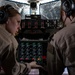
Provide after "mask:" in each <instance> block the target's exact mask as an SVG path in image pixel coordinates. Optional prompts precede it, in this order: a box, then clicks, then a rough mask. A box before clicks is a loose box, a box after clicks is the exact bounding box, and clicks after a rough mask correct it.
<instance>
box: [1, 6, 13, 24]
mask: <svg viewBox="0 0 75 75" xmlns="http://www.w3.org/2000/svg"><path fill="white" fill-rule="evenodd" d="M9 9H14V8H13V7H12V6H11V5H5V6H4V8H3V9H0V24H4V23H6V22H7V20H8V17H9V14H8V10H9Z"/></svg>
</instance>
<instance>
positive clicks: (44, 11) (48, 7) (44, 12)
mask: <svg viewBox="0 0 75 75" xmlns="http://www.w3.org/2000/svg"><path fill="white" fill-rule="evenodd" d="M39 10H40V11H39V12H40V15H41V18H42V19H60V11H61V1H52V2H47V3H43V4H40V5H39Z"/></svg>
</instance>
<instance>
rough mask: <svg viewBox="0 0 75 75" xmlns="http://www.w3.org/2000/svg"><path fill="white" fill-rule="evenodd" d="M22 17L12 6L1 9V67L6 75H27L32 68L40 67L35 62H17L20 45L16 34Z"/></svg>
mask: <svg viewBox="0 0 75 75" xmlns="http://www.w3.org/2000/svg"><path fill="white" fill-rule="evenodd" d="M20 22H21V16H20V14H19V12H18V11H17V10H16V9H15V8H13V7H12V6H11V5H5V6H1V7H0V66H1V67H2V68H3V70H4V72H5V75H26V74H28V73H29V72H30V70H31V68H32V67H34V68H35V67H40V66H39V65H37V64H36V62H35V61H33V62H31V63H19V62H17V60H16V49H17V47H18V43H17V41H16V39H15V37H14V36H15V34H16V33H17V32H18V30H19V29H20Z"/></svg>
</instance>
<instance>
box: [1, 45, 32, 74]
mask: <svg viewBox="0 0 75 75" xmlns="http://www.w3.org/2000/svg"><path fill="white" fill-rule="evenodd" d="M3 51H4V52H3V53H2V62H1V65H2V68H3V70H4V72H5V73H6V74H7V75H23V74H27V73H28V72H29V71H30V69H31V67H30V65H29V64H28V63H25V64H22V63H18V62H17V60H16V50H14V48H12V46H11V45H8V46H7V47H6V48H4V50H3Z"/></svg>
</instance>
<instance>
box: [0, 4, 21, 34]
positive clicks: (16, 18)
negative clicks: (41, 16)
mask: <svg viewBox="0 0 75 75" xmlns="http://www.w3.org/2000/svg"><path fill="white" fill-rule="evenodd" d="M0 17H1V18H0V24H1V25H4V27H5V29H6V30H7V31H8V32H9V33H11V34H13V35H15V34H16V33H17V32H18V30H19V29H20V22H21V16H20V13H19V12H18V11H17V10H16V9H14V8H13V7H12V6H11V5H6V6H1V7H0Z"/></svg>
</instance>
